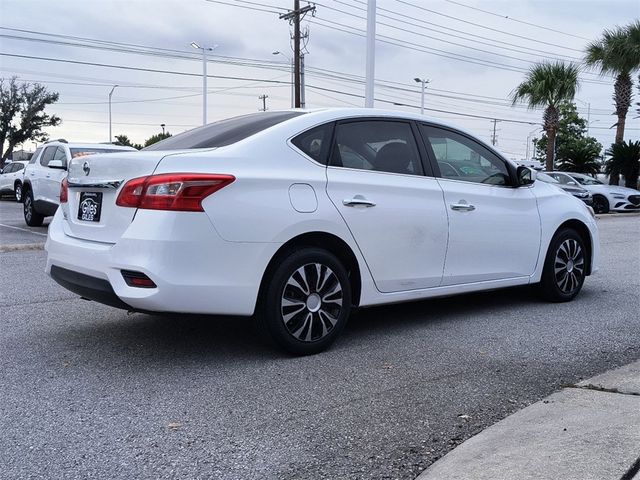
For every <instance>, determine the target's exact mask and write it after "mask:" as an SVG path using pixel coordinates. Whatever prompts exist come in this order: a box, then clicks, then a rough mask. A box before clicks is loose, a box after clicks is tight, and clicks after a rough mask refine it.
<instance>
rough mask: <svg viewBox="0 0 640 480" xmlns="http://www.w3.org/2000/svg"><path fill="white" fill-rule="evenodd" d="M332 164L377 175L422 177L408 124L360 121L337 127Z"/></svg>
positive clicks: (415, 147)
mask: <svg viewBox="0 0 640 480" xmlns="http://www.w3.org/2000/svg"><path fill="white" fill-rule="evenodd" d="M335 137H336V140H335V145H334V148H333V150H332V152H331V153H332V154H331V165H332V166H336V167H345V168H357V169H361V170H373V171H376V172H388V173H399V174H404V175H423V169H422V164H421V163H420V155H419V153H418V146H417V144H416V140H415V137H414V136H413V131H412V129H411V125H410V124H409V123H405V122H394V121H379V120H363V121H356V122H349V123H342V124H338V125H337V126H336V133H335Z"/></svg>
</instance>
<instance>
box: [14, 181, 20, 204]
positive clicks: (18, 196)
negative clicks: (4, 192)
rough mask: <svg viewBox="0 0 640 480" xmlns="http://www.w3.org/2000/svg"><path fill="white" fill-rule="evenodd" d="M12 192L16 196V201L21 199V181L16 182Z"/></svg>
mask: <svg viewBox="0 0 640 480" xmlns="http://www.w3.org/2000/svg"><path fill="white" fill-rule="evenodd" d="M13 193H14V196H15V197H16V202H21V201H22V183H20V182H17V183H16V184H15V185H14V187H13Z"/></svg>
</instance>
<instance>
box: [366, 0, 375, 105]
mask: <svg viewBox="0 0 640 480" xmlns="http://www.w3.org/2000/svg"><path fill="white" fill-rule="evenodd" d="M375 73H376V0H369V1H368V3H367V64H366V73H365V81H366V83H365V87H364V106H365V107H367V108H373V82H374V77H375Z"/></svg>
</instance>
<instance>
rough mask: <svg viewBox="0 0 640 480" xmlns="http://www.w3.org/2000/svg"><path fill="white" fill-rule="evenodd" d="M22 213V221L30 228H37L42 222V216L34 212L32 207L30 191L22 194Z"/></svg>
mask: <svg viewBox="0 0 640 480" xmlns="http://www.w3.org/2000/svg"><path fill="white" fill-rule="evenodd" d="M22 211H23V212H24V221H25V222H26V223H27V225H29V226H30V227H39V226H40V225H42V222H44V215H41V214H39V213H38V212H36V209H35V207H34V205H33V193H32V192H31V189H29V190H27V191H26V192H25V194H24V202H23V209H22Z"/></svg>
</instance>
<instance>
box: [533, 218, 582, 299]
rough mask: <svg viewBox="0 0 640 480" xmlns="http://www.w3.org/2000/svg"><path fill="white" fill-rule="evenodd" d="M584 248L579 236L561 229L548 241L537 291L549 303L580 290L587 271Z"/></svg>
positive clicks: (572, 295) (573, 231)
mask: <svg viewBox="0 0 640 480" xmlns="http://www.w3.org/2000/svg"><path fill="white" fill-rule="evenodd" d="M586 267H587V250H586V248H585V246H584V242H583V241H582V237H580V235H579V234H578V232H576V231H575V230H573V229H571V228H564V229H562V230H560V231H558V232H557V233H556V235H555V236H554V237H553V239H552V240H551V244H550V245H549V250H548V251H547V257H546V259H545V261H544V269H543V271H542V279H541V282H540V291H541V293H542V296H543V298H544V299H545V300H548V301H550V302H569V301H571V300H573V299H574V298H575V296H576V295H577V294H578V293H579V292H580V290H581V289H582V285H583V284H584V279H585V277H586V273H587V268H586Z"/></svg>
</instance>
